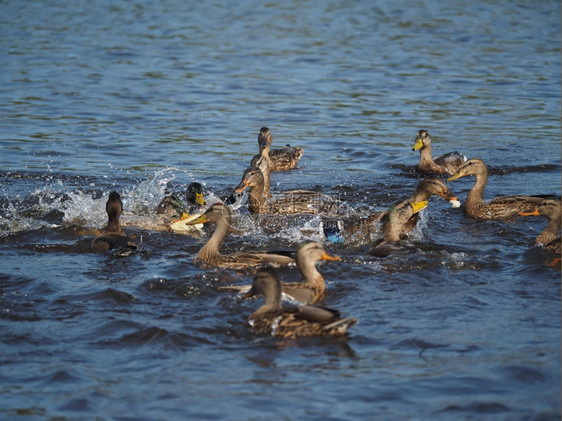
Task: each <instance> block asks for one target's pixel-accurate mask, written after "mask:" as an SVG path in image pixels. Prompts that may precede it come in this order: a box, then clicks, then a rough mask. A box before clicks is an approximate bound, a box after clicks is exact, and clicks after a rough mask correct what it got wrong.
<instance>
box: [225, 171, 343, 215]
mask: <svg viewBox="0 0 562 421" xmlns="http://www.w3.org/2000/svg"><path fill="white" fill-rule="evenodd" d="M264 186H265V183H264V178H263V174H262V171H261V170H260V169H259V168H247V169H246V170H245V171H244V174H243V176H242V180H241V181H240V184H239V185H238V187H236V189H235V192H237V193H240V192H242V191H244V190H245V189H246V188H248V187H249V188H250V197H249V199H248V210H249V211H250V213H252V214H264V213H269V214H281V215H298V214H322V215H332V216H334V215H342V214H345V213H346V212H348V211H349V208H348V206H347V205H346V204H345V203H344V202H342V201H340V200H338V199H335V198H333V197H331V196H327V195H325V194H321V193H318V192H314V191H309V190H290V191H286V192H283V193H279V194H277V195H275V196H273V197H271V198H269V199H268V198H267V197H266V196H265V194H264Z"/></svg>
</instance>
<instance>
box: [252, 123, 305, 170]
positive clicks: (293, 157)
mask: <svg viewBox="0 0 562 421" xmlns="http://www.w3.org/2000/svg"><path fill="white" fill-rule="evenodd" d="M272 141H273V136H272V135H271V131H270V130H269V129H268V128H267V127H262V128H261V129H260V134H259V135H258V145H259V148H260V154H261V155H263V156H265V157H266V159H267V160H268V163H269V168H270V170H271V171H287V170H292V169H293V168H296V167H297V166H298V163H299V159H301V158H302V156H303V155H304V152H303V149H302V148H301V147H298V146H291V145H287V146H285V147H284V148H281V149H273V150H272V149H270V148H271V142H272Z"/></svg>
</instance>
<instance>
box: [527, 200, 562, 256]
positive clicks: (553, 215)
mask: <svg viewBox="0 0 562 421" xmlns="http://www.w3.org/2000/svg"><path fill="white" fill-rule="evenodd" d="M519 215H521V216H531V215H542V216H546V217H547V218H548V224H547V226H546V228H545V229H544V230H543V231H542V232H541V233H540V234H539V235H538V237H537V239H536V240H535V245H536V246H537V247H544V249H545V250H548V251H550V252H553V253H556V254H558V256H560V251H561V250H560V222H561V221H560V200H558V199H544V200H541V201H540V202H539V203H538V204H537V206H536V207H535V209H534V210H533V211H532V212H520V213H519Z"/></svg>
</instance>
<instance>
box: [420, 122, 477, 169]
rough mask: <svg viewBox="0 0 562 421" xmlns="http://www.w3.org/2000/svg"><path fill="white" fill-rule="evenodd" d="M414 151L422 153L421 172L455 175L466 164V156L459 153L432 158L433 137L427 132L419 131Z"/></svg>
mask: <svg viewBox="0 0 562 421" xmlns="http://www.w3.org/2000/svg"><path fill="white" fill-rule="evenodd" d="M412 150H413V151H417V150H419V151H420V162H419V163H418V166H417V169H418V171H420V172H425V173H433V174H446V175H453V174H454V173H455V172H456V171H457V170H458V169H459V168H460V167H461V165H462V164H463V163H464V162H466V156H464V155H463V154H461V153H459V152H449V153H447V154H444V155H441V156H439V157H437V158H435V159H432V158H431V136H430V135H429V132H428V131H427V130H418V133H417V135H416V143H415V144H414V147H413V148H412Z"/></svg>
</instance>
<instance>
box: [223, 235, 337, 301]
mask: <svg viewBox="0 0 562 421" xmlns="http://www.w3.org/2000/svg"><path fill="white" fill-rule="evenodd" d="M320 260H335V261H338V260H340V258H339V257H337V256H331V255H329V254H328V253H327V252H326V250H324V247H322V245H320V244H319V243H317V242H313V241H312V242H308V243H305V244H303V245H302V246H301V247H299V249H298V250H297V253H296V255H295V261H296V263H297V268H298V270H299V272H300V274H301V277H302V281H301V282H281V286H282V289H283V293H284V294H285V295H286V296H288V298H290V299H292V300H295V301H298V302H300V303H301V304H317V303H319V302H320V301H322V300H323V299H324V293H325V291H326V282H325V281H324V277H323V276H322V274H321V273H320V272H318V269H317V268H316V263H317V262H319V261H320ZM251 287H252V286H251V285H232V286H225V287H219V288H218V289H219V290H222V291H237V292H242V293H245V292H248V291H249V290H250V288H251Z"/></svg>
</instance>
